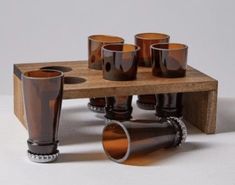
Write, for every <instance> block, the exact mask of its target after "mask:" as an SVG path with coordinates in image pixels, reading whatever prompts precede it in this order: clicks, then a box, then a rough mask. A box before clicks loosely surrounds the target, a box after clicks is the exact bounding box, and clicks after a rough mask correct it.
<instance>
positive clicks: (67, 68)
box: [41, 66, 72, 73]
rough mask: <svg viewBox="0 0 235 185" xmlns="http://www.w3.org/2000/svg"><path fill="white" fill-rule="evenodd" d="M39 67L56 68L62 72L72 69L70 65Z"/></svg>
mask: <svg viewBox="0 0 235 185" xmlns="http://www.w3.org/2000/svg"><path fill="white" fill-rule="evenodd" d="M41 69H51V70H57V71H62V72H64V73H66V72H69V71H72V68H71V67H65V66H46V67H42V68H41Z"/></svg>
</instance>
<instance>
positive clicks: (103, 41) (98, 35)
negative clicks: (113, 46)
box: [88, 34, 124, 43]
mask: <svg viewBox="0 0 235 185" xmlns="http://www.w3.org/2000/svg"><path fill="white" fill-rule="evenodd" d="M95 37H109V38H115V39H119V40H120V41H105V40H100V39H95ZM88 40H91V41H94V42H101V43H118V42H124V39H123V38H122V37H119V36H114V35H104V34H96V35H90V36H88Z"/></svg>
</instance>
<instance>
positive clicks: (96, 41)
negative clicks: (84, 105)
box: [88, 35, 124, 113]
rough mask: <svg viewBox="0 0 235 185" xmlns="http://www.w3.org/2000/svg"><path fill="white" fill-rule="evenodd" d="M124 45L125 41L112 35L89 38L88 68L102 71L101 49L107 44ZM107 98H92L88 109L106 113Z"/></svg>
mask: <svg viewBox="0 0 235 185" xmlns="http://www.w3.org/2000/svg"><path fill="white" fill-rule="evenodd" d="M111 43H120V44H121V43H124V39H123V38H121V37H117V36H111V35H91V36H89V37H88V67H89V68H90V69H96V70H102V62H103V57H102V52H101V48H102V46H103V45H105V44H111ZM104 107H105V98H90V102H89V103H88V108H89V109H90V110H92V111H94V112H97V113H104Z"/></svg>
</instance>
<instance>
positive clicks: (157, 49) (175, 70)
mask: <svg viewBox="0 0 235 185" xmlns="http://www.w3.org/2000/svg"><path fill="white" fill-rule="evenodd" d="M151 51H152V63H153V66H152V73H153V75H154V76H160V77H168V78H175V77H184V76H185V74H186V67H187V54H188V47H187V46H186V45H184V44H178V43H165V44H164V43H162V44H153V45H152V46H151Z"/></svg>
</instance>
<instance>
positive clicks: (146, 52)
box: [135, 33, 170, 110]
mask: <svg viewBox="0 0 235 185" xmlns="http://www.w3.org/2000/svg"><path fill="white" fill-rule="evenodd" d="M169 39H170V36H169V35H167V34H163V33H139V34H136V35H135V44H136V45H137V46H139V47H140V50H139V51H138V53H137V58H138V65H139V66H144V67H151V66H152V60H151V49H150V46H151V45H152V44H156V43H168V42H169ZM137 97H138V99H137V102H136V103H137V105H138V107H139V108H141V109H144V110H154V109H155V105H156V99H155V95H154V94H149V95H139V96H137Z"/></svg>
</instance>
